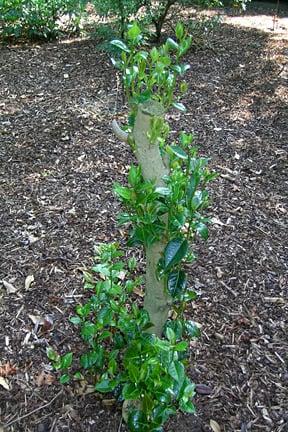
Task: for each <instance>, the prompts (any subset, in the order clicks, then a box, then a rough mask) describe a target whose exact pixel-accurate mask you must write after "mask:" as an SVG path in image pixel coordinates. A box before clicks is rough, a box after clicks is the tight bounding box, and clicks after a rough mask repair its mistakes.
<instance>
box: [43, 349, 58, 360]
mask: <svg viewBox="0 0 288 432" xmlns="http://www.w3.org/2000/svg"><path fill="white" fill-rule="evenodd" d="M46 355H47V357H48V359H49V360H51V361H52V362H53V361H58V360H59V354H57V352H56V351H54V350H53V349H52V348H51V347H47V349H46Z"/></svg>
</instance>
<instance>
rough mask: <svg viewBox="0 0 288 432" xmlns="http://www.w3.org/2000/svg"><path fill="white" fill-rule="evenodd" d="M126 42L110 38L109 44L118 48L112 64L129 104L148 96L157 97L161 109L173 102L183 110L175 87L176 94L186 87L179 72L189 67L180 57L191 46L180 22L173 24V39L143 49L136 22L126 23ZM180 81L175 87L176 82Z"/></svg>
mask: <svg viewBox="0 0 288 432" xmlns="http://www.w3.org/2000/svg"><path fill="white" fill-rule="evenodd" d="M126 40H127V43H124V42H123V41H121V40H113V41H112V42H111V44H112V45H113V46H115V47H117V48H119V50H120V56H119V58H118V59H117V60H115V59H112V61H113V63H114V65H115V66H116V67H117V68H118V69H120V71H121V72H122V77H123V86H124V89H125V93H126V97H127V100H128V102H129V104H130V105H131V106H132V107H133V106H134V107H135V106H137V105H138V104H139V103H141V102H145V101H146V100H149V99H154V100H158V101H159V102H161V104H162V105H163V107H164V108H165V109H168V108H169V107H170V106H172V105H174V106H175V108H177V109H179V110H181V111H185V107H184V106H183V105H182V104H179V103H178V99H177V98H176V97H175V92H176V89H178V90H179V92H180V95H181V94H183V93H185V91H186V90H187V84H186V82H185V81H184V80H183V75H184V74H185V72H186V71H187V70H188V69H189V68H190V66H189V65H187V64H185V63H182V62H181V59H182V57H183V56H184V54H186V52H187V51H188V49H189V48H190V46H191V42H192V40H191V37H190V36H188V35H187V33H186V32H185V30H184V27H183V25H182V24H181V23H179V24H177V27H176V40H174V39H172V38H168V39H167V41H166V42H165V43H164V44H163V45H161V46H160V47H158V48H157V47H156V46H155V47H153V48H152V49H151V50H150V51H148V50H145V49H144V47H145V45H143V42H144V41H143V35H142V34H141V30H140V28H139V26H138V24H137V23H136V22H135V23H134V24H133V25H131V26H130V28H129V30H128V31H127V34H126ZM179 78H180V80H181V82H180V84H179V86H177V83H178V81H179Z"/></svg>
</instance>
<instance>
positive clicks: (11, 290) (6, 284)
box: [2, 280, 17, 294]
mask: <svg viewBox="0 0 288 432" xmlns="http://www.w3.org/2000/svg"><path fill="white" fill-rule="evenodd" d="M2 284H3V286H4V288H6V291H7V294H14V293H15V292H16V291H17V288H15V286H14V285H12V284H11V283H9V282H6V281H4V280H2Z"/></svg>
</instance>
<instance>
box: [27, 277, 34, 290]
mask: <svg viewBox="0 0 288 432" xmlns="http://www.w3.org/2000/svg"><path fill="white" fill-rule="evenodd" d="M34 280H35V279H34V276H33V275H28V276H27V277H26V279H25V290H26V291H27V290H29V288H30V285H31V284H32V282H34Z"/></svg>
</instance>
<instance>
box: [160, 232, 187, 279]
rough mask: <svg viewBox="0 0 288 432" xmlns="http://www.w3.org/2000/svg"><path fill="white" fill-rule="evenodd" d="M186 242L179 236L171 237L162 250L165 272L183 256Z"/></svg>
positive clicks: (185, 251) (185, 250)
mask: <svg viewBox="0 0 288 432" xmlns="http://www.w3.org/2000/svg"><path fill="white" fill-rule="evenodd" d="M187 251H188V242H187V240H186V239H183V238H181V237H179V238H175V239H172V240H171V241H170V242H169V243H168V245H167V246H166V248H165V250H164V270H165V271H166V272H167V271H168V270H170V269H171V268H172V267H173V266H174V265H176V264H179V262H180V261H181V260H182V259H183V258H184V257H185V255H186V253H187Z"/></svg>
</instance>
